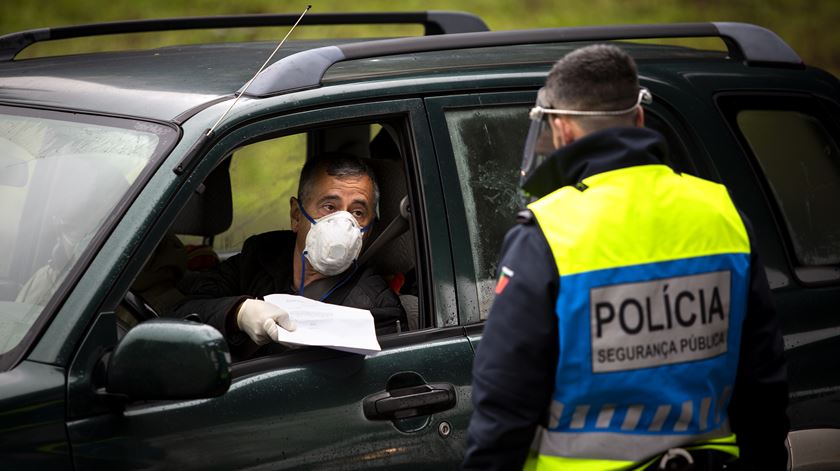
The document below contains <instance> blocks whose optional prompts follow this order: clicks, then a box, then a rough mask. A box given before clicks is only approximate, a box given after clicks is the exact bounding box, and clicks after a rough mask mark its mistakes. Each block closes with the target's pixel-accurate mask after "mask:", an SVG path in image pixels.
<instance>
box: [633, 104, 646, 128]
mask: <svg viewBox="0 0 840 471" xmlns="http://www.w3.org/2000/svg"><path fill="white" fill-rule="evenodd" d="M634 124H635V125H636V127H637V128H643V127H645V109H644V108H642V107H641V106H640V107H639V111H638V112H637V113H636V122H635V123H634Z"/></svg>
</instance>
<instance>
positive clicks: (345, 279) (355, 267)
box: [318, 260, 359, 301]
mask: <svg viewBox="0 0 840 471" xmlns="http://www.w3.org/2000/svg"><path fill="white" fill-rule="evenodd" d="M358 268H359V265H358V264H356V261H355V260H353V271H351V272H350V273H348V274H347V275H345V276H344V278H342V279H341V281H339V282H338V283H336V284H335V286H333V287H332V288H330V290H329V291H327V292H326V293H325V294H324V295H323V296H321V299H319V300H318V301H325V300H326V299H327V298H329V297H330V295H331V294H333V292H334V291H335V290H337V289H338V288H341V287H342V286H343V285H344V284H345V283H347V281H348V280H349V279H350V278H352V277H353V275H354V274H355V273H356V270H358Z"/></svg>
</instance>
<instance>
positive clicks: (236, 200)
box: [118, 122, 430, 359]
mask: <svg viewBox="0 0 840 471" xmlns="http://www.w3.org/2000/svg"><path fill="white" fill-rule="evenodd" d="M399 129H400V126H397V125H395V124H393V123H390V122H382V123H364V124H352V125H343V126H334V127H318V128H316V129H311V130H305V131H303V132H298V133H295V134H290V135H286V136H282V137H274V138H271V139H268V140H265V141H260V142H258V143H252V144H248V145H246V146H243V147H240V148H237V149H234V150H233V151H232V152H231V153H230V154H229V155H230V156H229V157H228V158H226V159H224V160H223V161H222V162H221V164H219V165H218V166H217V167H216V168H215V169H214V170H212V171H211V172H210V175H209V176H207V177H206V178H205V179H204V181H203V183H202V185H200V187H199V188H198V189H197V190H195V191H194V192H193V194H192V195H191V197H190V199H189V200H188V201H187V204H186V206H185V207H184V208H183V209H182V210H181V211H180V214H179V216H178V218H177V219H176V220H175V221H174V222H173V224H172V226H171V227H170V228H169V230H168V231H167V233H168V235H167V236H166V237H164V239H163V240H162V241H161V242H160V243H159V244H158V247H157V249H156V250H155V252H154V254H153V255H152V257H151V258H150V259H149V261H148V262H147V264H146V266H145V267H144V268H143V270H141V273H140V274H139V275H138V277H137V278H136V280H135V281H134V283H133V284H132V288H131V292H130V293H129V295H128V296H126V299H125V300H124V302H123V306H122V308H123V309H120V310H119V311H118V315H119V316H122V317H121V321H122V328H123V329H124V330H127V329H129V328H131V327H133V326H134V325H136V324H137V323H138V322H142V321H143V320H144V319H145V318H148V317H149V316H148V313H147V312H145V311H146V310H147V309H146V308H145V307H144V306H146V307H148V308H151V309H152V310H153V311H154V312H155V313H157V314H159V315H163V316H176V317H183V316H184V315H189V314H187V312H188V311H190V310H192V309H195V310H192V311H190V312H191V313H192V312H194V313H196V314H197V315H198V318H199V319H205V318H209V317H210V316H209V315H208V314H207V313H208V312H210V313H212V312H213V309H215V306H213V305H212V303H211V304H203V305H201V304H196V303H193V302H192V301H193V300H194V299H196V298H204V299H210V300H214V299H216V298H218V300H217V301H216V306H218V305H219V303H221V302H223V298H226V297H227V298H228V299H229V298H230V297H236V296H251V297H263V296H266V295H268V294H295V292H296V291H295V289H291V288H290V287H291V285H292V283H291V279H290V275H289V274H290V273H291V269H292V266H291V258H289V260H290V261H289V262H288V263H289V265H288V266H285V265H275V264H274V263H278V261H279V260H283V261H284V263H285V260H286V258H285V257H286V255H284V254H287V253H288V252H289V251H290V250H291V249H292V247H293V245H288V244H287V242H289V241H291V244H294V235H293V234H291V233H290V232H288V231H289V230H290V229H291V227H292V224H291V219H290V198H291V197H292V196H297V190H298V180H299V176H300V172H301V168H302V166H303V164H304V162H305V159H306V156H307V155H309V156H314V155H315V154H317V153H321V152H323V153H330V152H342V153H345V154H350V155H354V156H356V157H358V158H360V160H362V161H363V162H364V163H365V164H366V165H368V166H369V167H370V169H371V170H372V171H373V173H374V174H375V175H376V178H377V180H378V186H377V188H378V190H379V207H378V210H377V211H376V213H375V214H373V213H372V215H371V217H373V218H375V219H374V221H373V222H372V223H371V226H370V227H371V230H370V231H366V232H365V233H366V234H368V235H369V237H366V240H365V244H366V245H365V247H366V249H365V251H363V252H362V254H361V255H360V257H359V259H358V262H359V263H364V267H368V268H370V269H372V270H373V272H374V273H375V274H377V275H379V276H380V277H381V278H382V279H383V280H384V283H382V285H381V286H380V285H378V284H377V285H376V287H375V289H385V290H390V291H392V292H393V294H394V298H398V299H399V300H398V301H397V302H398V303H400V304H401V305H402V307H403V310H404V311H405V316H403V317H402V318H401V319H399V321H398V322H397V325H396V327H395V328H394V326H392V325H390V324H389V325H387V326H384V327H382V328H378V330H377V332H378V333H379V334H380V335H387V334H393V333H400V332H404V331H413V330H418V329H420V328H421V327H426V326H429V325H430V323H429V322H428V321H424V320H421V319H420V316H421V314H420V312H421V311H420V306H421V304H420V300H419V296H420V293H419V292H420V289H419V286H420V280H419V278H418V274H417V271H416V270H415V266H416V251H415V247H414V240H415V239H414V237H413V235H412V234H411V233H410V228H409V225H408V224H403V225H402V226H400V227H402V229H399V230H397V231H396V232H394V238H393V239H392V240H390V242H388V243H385V244H384V245H382V246H381V247H379V248H374V245H373V244H371V242H372V241H374V240H376V239H377V238H379V237H384V234H385V229H386V228H387V227H389V226H391V225H392V223H393V222H394V220H395V218H402V216H400V214H401V212H400V207H401V201H402V200H403V199H404V198H406V197H407V196H408V185H407V178H406V175H405V171H404V168H405V167H404V165H405V164H404V161H403V158H402V152H401V150H400V149H401V144H400V138H399V136H400V131H399ZM316 149H317V150H316ZM313 217H316V218H317V217H318V216H317V214H315V213H313ZM391 231H394V229H392V230H391ZM175 236H177V237H176V238H175V239H174V240H173V237H175ZM256 236H259V237H256ZM266 236H267V237H266ZM250 237H254V239H253V240H254V244H255V245H252V246H251V247H252V248H249V249H247V250H246V252H245V253H247V254H248V255H247V256H246V254H245V253H243V254H242V255H241V256H240V258H236V259H235V260H234V259H230V257H234V256H236V255H237V254H238V253H240V252H241V251H242V249H243V246H244V245H245V240H247V239H248V238H250ZM257 241H259V242H257ZM266 241H273V242H272V243H273V244H274V245H272V246H271V247H269V246H266V244H265V242H266ZM208 242H209V243H208ZM278 244H279V245H278ZM253 247H259V250H261V251H263V252H265V253H266V255H265V259H264V260H263V259H262V258H260V259H259V260H260V261H259V262H258V263H257V265H259V267H256V266H252V265H251V264H252V263H254V262H253V260H256V259H255V258H253V257H254V253H255V252H254V251H253V250H254V249H253ZM367 251H370V252H371V254H368V253H367ZM269 252H270V253H269ZM241 257H246V258H241ZM366 257H369V258H366ZM234 267H235V268H234ZM355 270H356V269H353V273H355ZM234 272H235V273H236V275H230V273H234ZM346 273H350V272H346ZM173 274H174V276H173ZM351 276H352V274H351ZM365 279H366V280H367V281H366V282H365V283H367V284H365V285H364V286H365V288H364V289H363V290H362V291H359V292H358V293H357V294H355V295H353V296H354V297H353V298H352V299H353V300H357V299H360V298H359V296H362V295H364V296H370V293H368V292H367V291H365V290H369V289H374V285H372V284H370V283H372V282H371V281H370V280H369V279H368V278H365ZM283 280H285V281H283ZM324 281H329V280H324ZM341 284H342V282H341V281H340V280H339V284H338V285H334V286H333V287H332V288H330V286H327V285H325V284H324V283H321V284H320V285H319V284H317V283H315V284H313V285H311V286H310V285H307V287H306V288H307V289H306V292H307V293H309V292H310V290H313V289H314V290H315V291H314V293H315V295H316V297H315V299H319V298H318V297H317V296H319V295H321V294H326V293H328V292H332V290H333V289H336V290H337V289H339V288H341ZM373 293H376V294H377V296H379V298H382V297H384V295H383V294H381V292H378V291H377V292H373ZM336 294H337V295H340V296H347V295H346V294H344V292H343V291H340V290H339V291H336ZM307 296H309V295H308V294H307ZM310 297H311V296H310ZM132 298H137V299H138V300H139V302H133V300H132ZM379 298H377V302H379ZM348 299H349V298H348ZM371 299H372V298H371ZM185 300H186V303H187V306H189V307H187V308H186V309H187V311H185V310H184V306H185V305H184V304H183V303H184V302H185ZM352 302H357V301H352ZM358 302H362V301H358ZM389 306H391V307H393V306H392V305H389ZM359 307H361V306H359ZM391 307H389V308H388V309H391ZM385 311H386V309H383V308H381V307H379V308H378V312H377V314H375V315H380V314H381V313H383V312H385ZM388 312H391V311H388ZM395 315H396V314H395ZM229 340H230V339H229ZM278 349H280V350H282V349H281V348H279V347H278V348H266V349H264V350H265V351H264V352H263V351H260V352H259V353H258V354H257V355H258V356H262V355H267V354H270V353H277V351H276V350H278ZM243 358H244V357H242V356H240V357H238V359H243Z"/></svg>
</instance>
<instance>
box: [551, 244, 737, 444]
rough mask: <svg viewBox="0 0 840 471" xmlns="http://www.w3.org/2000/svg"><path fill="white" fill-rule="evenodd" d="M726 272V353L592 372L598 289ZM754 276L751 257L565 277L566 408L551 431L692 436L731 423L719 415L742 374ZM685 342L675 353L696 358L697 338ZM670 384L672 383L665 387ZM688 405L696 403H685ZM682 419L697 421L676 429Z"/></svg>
mask: <svg viewBox="0 0 840 471" xmlns="http://www.w3.org/2000/svg"><path fill="white" fill-rule="evenodd" d="M720 271H728V272H729V273H730V275H731V278H730V292H729V296H730V305H729V319H728V331H727V335H726V352H725V353H722V354H718V355H716V356H713V357H711V358H705V359H702V360H696V361H690V362H683V363H673V364H663V365H657V366H653V367H646V368H637V369H631V370H627V371H611V372H600V373H596V372H593V351H592V323H591V317H590V301H591V299H590V293H591V292H592V290H593V289H596V288H599V287H605V286H610V285H620V284H624V283H635V282H645V281H651V280H661V279H669V278H672V277H683V276H688V275H698V274H705V273H712V272H720ZM748 276H749V254H746V253H736V254H723V255H711V256H704V257H697V258H689V259H681V260H674V261H668V262H658V263H651V264H645V265H638V266H629V267H620V268H610V269H604V270H597V271H592V272H586V273H580V274H575V275H568V276H562V275H561V278H560V287H561V289H560V292H561V294H560V296H559V298H558V302H557V305H556V310H557V316H558V322H559V326H560V328H559V332H560V349H559V351H560V356H559V359H558V368H557V373H556V390H555V393H554V400H555V401H556V402H557V403H561V404H563V408H562V410H563V412H562V414H561V416H560V418H559V421H557V425H556V426H555V427H552V429H551V430H557V431H574V432H588V431H592V432H594V431H598V432H604V431H611V432H619V431H620V432H626V433H644V434H674V433H681V434H687V435H694V434H697V433H703V432H708V431H709V430H712V429H715V428H717V427H719V426H720V425H721V424H722V423H723V422H724V421H725V420H726V414H725V412H724V413H723V414H721V413H718V412H716V411H719V410H723V411H725V410H726V406H727V405H728V401H729V392H727V391H728V390H727V388H729V391H731V387H732V385H733V383H734V380H735V372H736V370H737V364H738V352H739V347H740V338H741V327H742V323H743V318H744V315H745V312H746V299H747V289H748V282H749V279H748ZM653 302H655V300H654V301H653ZM660 302H663V301H660ZM698 322H699V321H698ZM631 340H632V337H631V336H628V340H627V341H628V342H630V341H631ZM680 340H681V341H682V340H687V341H686V344H685V345H680V344H679V343H678V344H677V348H682V349H684V350H685V351H691V346H692V343H691V339H689V338H687V337H686V338H681V339H680ZM700 342H701V340H700V339H699V337H698V338H696V339H695V343H694V348H695V349H698V348H699V347H700V346H702V345H701V344H700ZM703 342H706V340H703ZM666 377H667V378H668V380H667V382H666V381H663V378H666ZM569 385H574V387H569ZM616 391H620V393H618V394H617V393H616ZM687 401H690V402H689V403H688V404H687V403H686V402H687ZM580 405H586V406H588V409H587V411H588V412H587V414H586V416H585V418H584V417H581V412H580V411H581V410H582V409H580V408H579V407H578V406H580ZM605 408H606V409H605ZM610 409H612V411H611V412H610V414H611V416H610V418H609V421H608V425H607V426H606V427H604V423H605V422H606V421H607V420H606V417H604V416H602V417H601V420H600V422H601V423H600V424H599V415H601V411H602V410H610ZM666 409H667V411H666ZM684 410H685V412H684ZM576 411H577V416H575V412H576ZM689 413H690V414H689ZM657 414H658V415H657ZM684 414H688V417H690V418H691V420H690V423H687V424H685V427H684V428H676V429H675V426H676V425H677V424H678V423H679V421H680V417H681V416H682V415H684ZM663 416H664V417H663ZM701 422H704V423H705V427H701V425H703V423H701ZM599 425H600V426H599Z"/></svg>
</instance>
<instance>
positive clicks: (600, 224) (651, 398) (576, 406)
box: [464, 128, 788, 470]
mask: <svg viewBox="0 0 840 471" xmlns="http://www.w3.org/2000/svg"><path fill="white" fill-rule="evenodd" d="M665 153H666V148H665V145H664V142H663V139H662V137H661V136H660V135H659V134H658V133H656V132H655V131H652V130H649V129H645V128H617V129H609V130H605V131H601V132H598V133H594V134H592V135H589V136H587V137H585V138H583V139H580V140H578V141H575V142H574V143H572V144H570V145H568V146H566V147H564V148H562V149H560V150H559V151H558V152H557V153H555V154H554V155H553V156H552V157H551V158H550V159H549V160H548V161H547V162H546V163H544V164H543V166H542V167H541V168H540V169H539V170H538V174H536V176H535V178H534V180H533V181H534V182H536V184H535V185H536V187H537V188H536V191H532V193H534V192H535V193H537V194H538V195H540V196H542V198H541V199H540V200H538V201H537V202H535V203H533V204H532V205H530V206H529V209H530V210H531V213H530V214H526V215H525V217H524V218H523V219H524V220H523V221H522V222H521V224H520V225H518V226H516V227H514V228H513V229H512V230H511V231H510V232H509V233H508V235H507V237H506V238H505V242H504V246H503V248H502V255H501V258H500V263H499V266H500V269H499V281H498V283H497V289H496V291H497V297H496V299H495V301H494V304H493V306H492V308H491V311H490V315H489V320H488V322H487V325H486V327H485V330H484V335H483V338H482V340H481V343H480V344H479V347H478V351H477V354H476V361H475V364H474V369H473V392H472V398H473V403H474V406H475V412H474V414H473V417H472V421H471V423H470V428H469V437H468V441H469V443H468V450H467V456H466V459H465V464H464V467H465V468H466V469H473V468H480V469H518V468H522V467H523V465H524V466H525V468H526V469H587V470H589V469H637V468H643V467H645V466H648V465H651V464H654V465H655V464H657V463H658V460H659V456H660V455H661V454H662V453H663V452H665V451H666V450H668V449H672V448H683V449H688V450H695V451H694V454H695V456H697V457H698V459H703V458H702V457H703V456H708V454H709V453H712V454H718V453H719V454H721V455H724V456H727V455H731V456H737V455H738V454H739V453H740V455H741V463H742V465H744V466H743V467H745V468H746V469H753V468H755V469H774V468H775V469H783V468H784V466H785V465H786V450H785V447H784V439H785V436H786V433H787V426H788V423H787V417H786V415H785V407H786V403H787V383H786V379H785V366H784V359H783V345H782V340H781V335H780V331H779V326H778V318H777V316H776V313H775V311H774V309H773V308H772V304H771V302H770V293H769V287H768V285H767V280H766V276H765V274H764V271H763V267H762V265H761V262H760V261H759V260H758V256H757V254H756V252H755V251H754V250H753V249H752V247H753V245H752V242H751V237H750V235H749V229H748V228H747V224H746V222H745V220H744V219H743V218H742V217H741V216H740V214H739V213H738V212H737V210H736V209H735V207H734V205H733V204H732V202H731V200H730V198H729V196H728V193H727V192H726V189H725V188H724V187H723V186H721V185H718V184H715V183H712V182H708V181H705V180H701V179H698V178H695V177H691V176H688V175H680V174H678V173H675V172H674V171H673V170H672V169H670V168H669V167H667V166H665V165H663V164H662V161H663V159H664V157H665ZM540 185H542V186H543V188H542V189H540V188H539V186H540ZM549 185H551V186H550V187H549ZM552 190H554V191H552ZM736 437H737V438H736ZM736 440H737V445H736ZM529 448H530V449H531V451H530V453H529ZM697 450H705V451H703V452H700V451H697Z"/></svg>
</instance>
